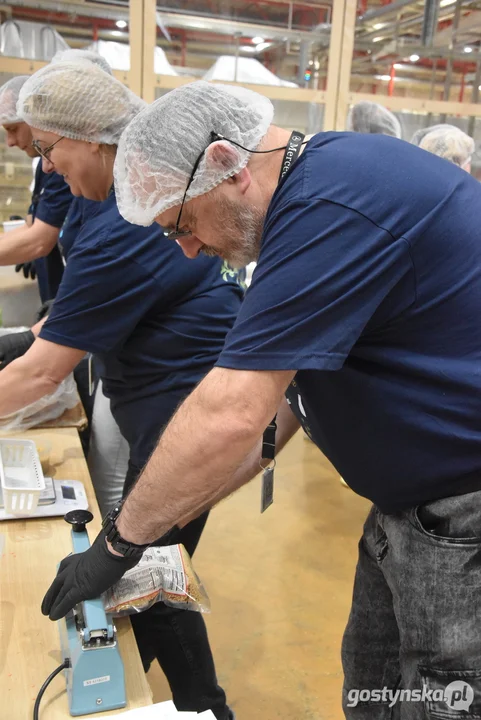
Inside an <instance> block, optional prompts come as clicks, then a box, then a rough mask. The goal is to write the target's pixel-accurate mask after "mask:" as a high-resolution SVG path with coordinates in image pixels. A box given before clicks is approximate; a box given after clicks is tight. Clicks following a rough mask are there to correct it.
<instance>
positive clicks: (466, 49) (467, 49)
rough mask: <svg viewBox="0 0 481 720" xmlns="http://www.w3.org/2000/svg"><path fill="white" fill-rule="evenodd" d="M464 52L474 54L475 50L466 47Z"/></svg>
mask: <svg viewBox="0 0 481 720" xmlns="http://www.w3.org/2000/svg"><path fill="white" fill-rule="evenodd" d="M464 52H465V53H470V52H473V48H472V47H469V45H466V47H465V48H464Z"/></svg>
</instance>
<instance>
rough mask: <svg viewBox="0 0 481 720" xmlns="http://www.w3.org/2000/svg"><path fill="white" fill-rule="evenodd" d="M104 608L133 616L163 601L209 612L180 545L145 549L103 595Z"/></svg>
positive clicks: (193, 572)
mask: <svg viewBox="0 0 481 720" xmlns="http://www.w3.org/2000/svg"><path fill="white" fill-rule="evenodd" d="M102 599H103V601H104V606H105V611H106V612H108V613H112V614H113V615H116V616H117V617H118V616H120V615H133V614H135V613H138V612H143V611H144V610H148V608H150V607H152V605H154V603H156V602H160V601H162V602H164V603H165V604H166V605H170V607H175V608H182V609H184V610H196V611H197V612H202V613H208V612H210V601H209V598H208V595H207V593H206V591H205V588H204V586H203V585H202V583H201V581H200V580H199V577H198V575H197V573H196V572H195V570H194V568H193V566H192V560H191V559H190V556H189V553H188V552H187V550H186V549H185V547H184V546H183V545H167V546H165V547H150V548H148V549H147V550H146V551H145V552H144V554H143V556H142V559H141V560H140V562H139V563H138V565H136V566H135V567H134V568H132V569H131V570H128V571H127V572H126V573H125V575H124V576H123V577H122V578H121V580H119V582H118V583H116V584H115V585H113V586H112V587H111V588H109V589H108V590H107V591H106V592H105V593H104V594H103V595H102Z"/></svg>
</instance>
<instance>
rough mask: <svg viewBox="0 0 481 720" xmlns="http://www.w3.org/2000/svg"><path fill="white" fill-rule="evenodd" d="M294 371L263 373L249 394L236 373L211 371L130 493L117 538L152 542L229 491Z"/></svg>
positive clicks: (240, 377)
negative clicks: (257, 387)
mask: <svg viewBox="0 0 481 720" xmlns="http://www.w3.org/2000/svg"><path fill="white" fill-rule="evenodd" d="M292 374H293V373H277V376H278V377H277V378H276V377H275V375H276V374H275V373H272V374H270V375H269V374H268V373H264V376H265V377H264V378H262V382H261V386H262V391H261V393H260V394H257V395H256V394H255V393H254V394H253V395H251V394H250V393H249V392H243V391H242V371H237V372H236V371H224V370H222V369H221V368H216V369H214V370H213V371H212V372H211V373H209V375H208V376H207V377H206V378H205V379H204V380H203V381H202V383H201V384H200V385H199V386H198V388H197V389H196V390H195V391H194V392H193V393H192V394H191V395H190V396H189V398H187V400H186V401H185V402H184V403H183V405H182V406H181V407H180V408H179V410H178V411H177V413H176V414H175V416H174V418H173V420H172V421H171V422H170V424H169V425H168V426H167V428H166V430H165V432H164V434H163V435H162V437H161V439H160V441H159V444H158V446H157V448H156V450H155V451H154V453H153V455H152V457H151V459H150V461H149V462H148V464H147V466H146V468H145V470H144V472H143V473H142V475H141V477H140V478H139V481H138V482H137V484H136V485H135V487H134V488H133V490H132V492H131V493H130V494H129V496H128V498H127V500H126V502H125V504H124V507H123V509H122V513H121V515H120V517H119V518H118V521H117V527H118V530H119V532H120V534H121V535H122V537H124V538H125V539H126V540H129V541H130V542H134V543H138V544H146V543H150V542H153V541H154V540H155V539H156V538H158V537H160V536H162V535H163V534H164V533H165V532H167V531H168V530H170V528H171V527H173V526H174V525H176V524H177V523H178V522H182V520H183V519H185V518H188V517H190V516H194V515H195V513H198V512H199V511H200V510H201V509H202V508H204V507H210V506H211V505H212V504H213V503H215V502H217V501H218V500H220V499H221V498H222V497H225V496H226V495H228V494H229V493H230V492H232V478H233V476H234V475H235V473H236V472H239V473H241V472H242V471H240V470H239V469H240V468H241V466H242V464H243V462H244V460H245V458H246V456H247V455H249V454H251V453H252V454H253V455H252V457H254V454H255V448H257V446H258V443H259V441H260V438H261V436H262V433H263V430H264V428H265V427H266V426H267V425H268V423H269V422H270V421H271V419H272V417H273V416H274V415H275V413H276V409H277V407H278V405H279V402H280V398H281V394H282V393H283V392H284V390H285V388H286V387H287V385H288V383H289V381H290V377H291V376H292ZM250 375H253V373H250ZM259 375H262V373H259ZM279 387H280V388H281V389H279ZM248 479H250V477H249V476H247V477H246V478H245V481H247V480H248Z"/></svg>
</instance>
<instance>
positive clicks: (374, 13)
mask: <svg viewBox="0 0 481 720" xmlns="http://www.w3.org/2000/svg"><path fill="white" fill-rule="evenodd" d="M418 3H419V0H395V2H392V3H389V5H383V6H382V7H380V8H376V10H368V11H367V13H364V15H362V17H360V18H358V21H357V24H358V25H364V24H365V23H367V22H370V21H371V20H376V19H377V18H380V17H384V15H389V14H390V13H393V12H398V11H399V10H402V8H405V7H407V6H408V5H417V4H418Z"/></svg>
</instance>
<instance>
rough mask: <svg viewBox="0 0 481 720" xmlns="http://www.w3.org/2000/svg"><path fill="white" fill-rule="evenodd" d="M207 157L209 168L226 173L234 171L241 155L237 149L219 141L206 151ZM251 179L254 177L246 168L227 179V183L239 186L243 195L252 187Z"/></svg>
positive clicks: (224, 141) (223, 141)
mask: <svg viewBox="0 0 481 720" xmlns="http://www.w3.org/2000/svg"><path fill="white" fill-rule="evenodd" d="M206 156H207V158H206V162H207V166H208V167H209V168H212V170H217V171H219V170H220V171H222V170H224V171H225V172H229V171H232V170H233V168H235V166H236V165H238V163H239V160H240V154H239V151H238V150H237V148H235V147H234V146H233V145H231V144H230V143H229V142H227V141H226V140H218V141H217V142H215V143H212V145H209V147H208V148H207V150H206ZM251 179H252V177H251V174H250V171H249V170H248V168H247V167H244V168H242V170H239V171H238V172H236V174H235V175H232V176H231V177H229V178H227V179H226V180H225V182H227V183H229V184H231V185H233V184H235V185H237V187H238V189H239V190H240V191H241V193H242V194H243V193H245V192H246V190H247V188H248V187H249V186H250V184H251Z"/></svg>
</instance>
